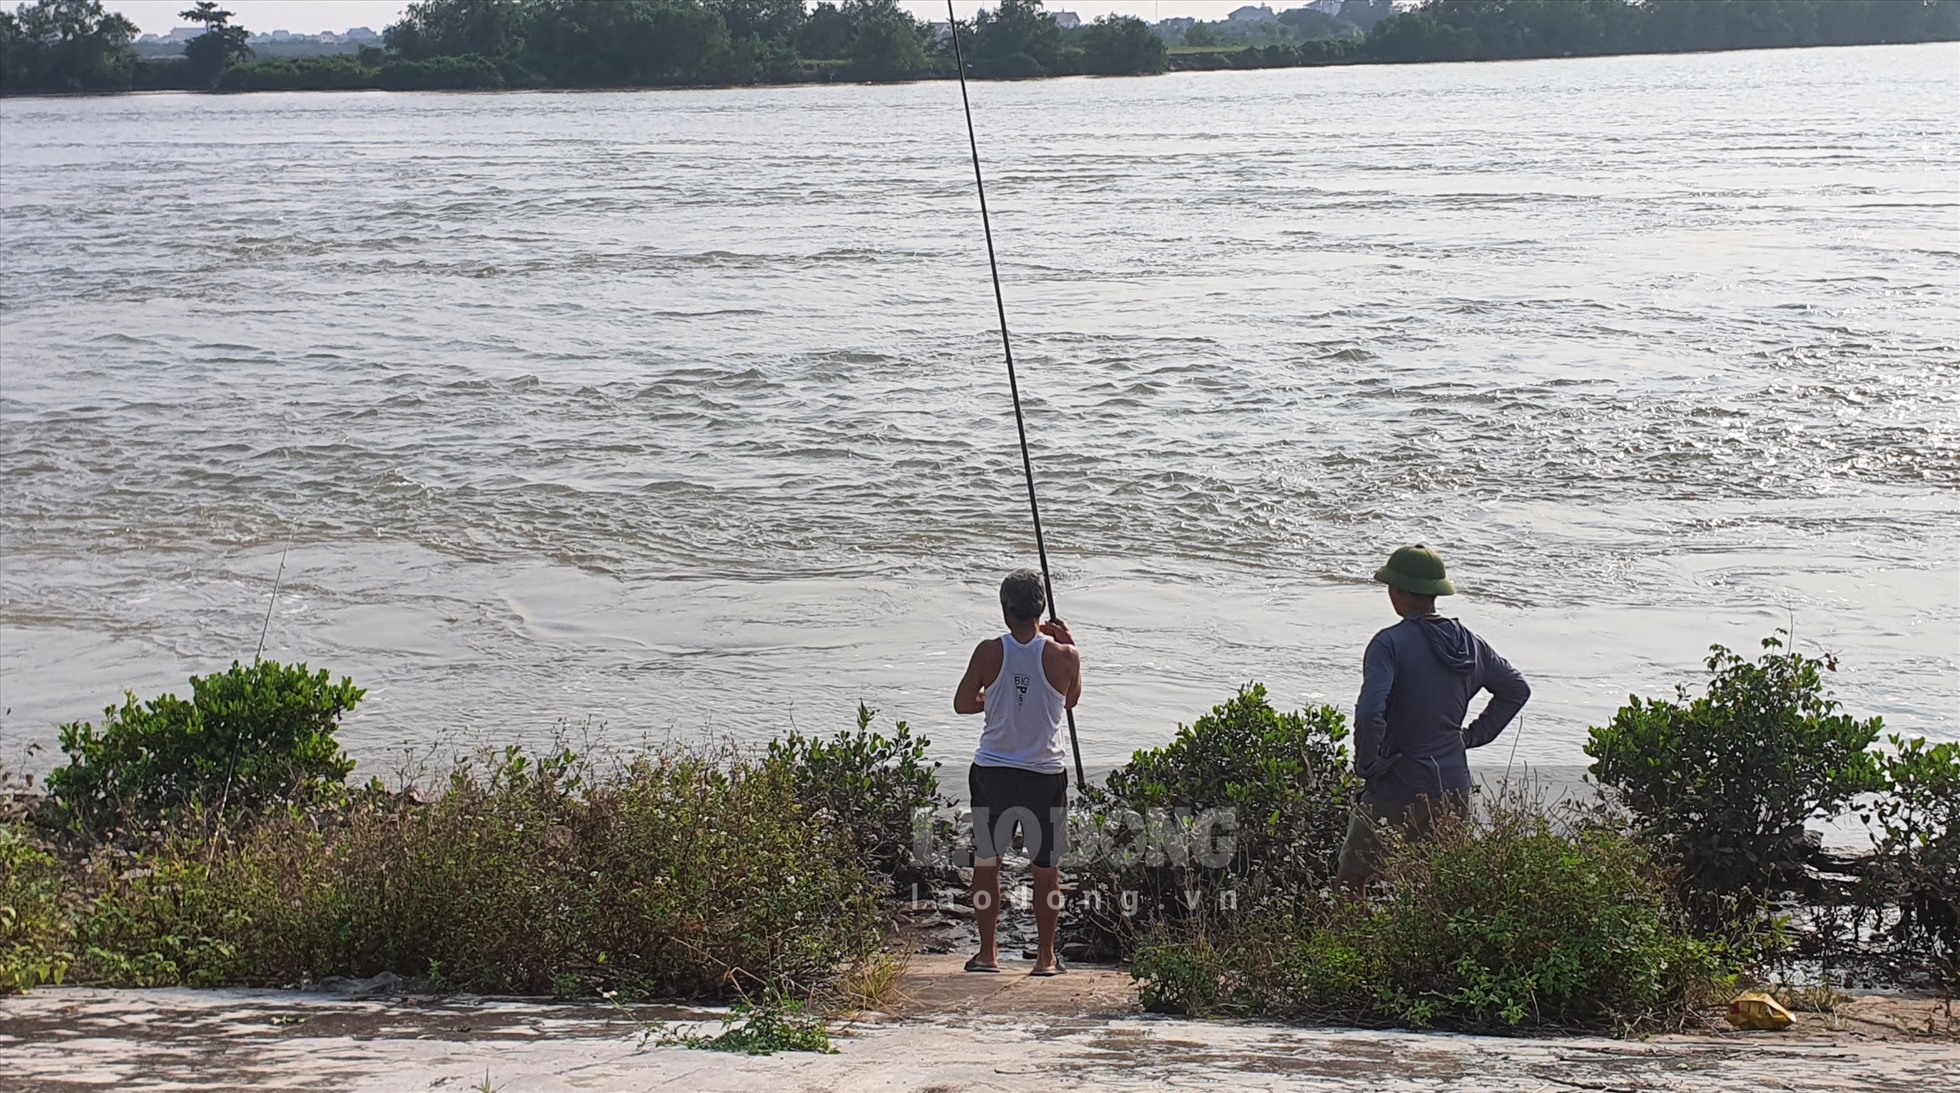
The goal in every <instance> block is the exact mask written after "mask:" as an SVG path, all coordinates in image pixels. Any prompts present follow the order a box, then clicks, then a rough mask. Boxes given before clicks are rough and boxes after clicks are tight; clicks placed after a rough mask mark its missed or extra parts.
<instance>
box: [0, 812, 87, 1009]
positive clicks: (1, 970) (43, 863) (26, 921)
mask: <svg viewBox="0 0 1960 1093" xmlns="http://www.w3.org/2000/svg"><path fill="white" fill-rule="evenodd" d="M67 887H68V882H67V878H66V876H65V874H64V871H63V869H62V866H61V863H60V862H59V861H57V860H56V859H55V858H54V857H53V856H52V855H50V854H48V853H47V852H46V851H44V850H42V849H41V848H39V847H37V846H35V845H34V844H33V843H32V842H31V841H30V840H29V838H28V835H27V832H26V831H25V830H23V829H22V828H19V827H16V826H15V825H13V824H12V823H4V824H0V995H5V994H16V993H19V992H21V991H25V990H29V989H31V988H33V987H36V986H39V985H40V984H42V983H60V982H61V981H62V980H63V979H64V978H66V976H67V974H68V967H69V965H70V964H72V963H73V961H74V957H73V955H72V954H71V953H70V952H69V940H70V934H71V929H72V927H71V925H70V921H69V916H68V911H67V908H66V907H65V906H64V902H65V901H64V893H65V891H66V889H67Z"/></svg>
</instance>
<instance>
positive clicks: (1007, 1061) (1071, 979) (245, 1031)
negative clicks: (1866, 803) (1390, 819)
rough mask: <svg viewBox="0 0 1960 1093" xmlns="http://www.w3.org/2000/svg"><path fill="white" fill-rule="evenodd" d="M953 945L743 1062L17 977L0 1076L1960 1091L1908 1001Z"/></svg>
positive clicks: (269, 1000)
mask: <svg viewBox="0 0 1960 1093" xmlns="http://www.w3.org/2000/svg"><path fill="white" fill-rule="evenodd" d="M962 959H963V958H961V957H953V956H947V957H927V958H921V959H919V960H918V961H916V962H915V963H914V965H913V966H912V968H911V969H909V971H908V974H907V975H906V977H905V980H904V982H903V984H902V988H901V994H902V996H903V997H902V998H900V999H899V1000H898V1001H897V1003H896V1004H895V1005H894V1006H893V1008H894V1009H895V1010H896V1011H897V1014H896V1015H895V1016H886V1015H875V1016H873V1017H871V1018H868V1019H865V1020H862V1021H857V1022H848V1023H844V1024H843V1025H842V1026H841V1029H840V1031H841V1035H840V1036H839V1037H838V1041H837V1043H838V1054H836V1055H812V1054H783V1055H776V1056H771V1057H761V1058H751V1057H746V1056H734V1055H725V1054H719V1053H714V1052H706V1051H695V1050H689V1049H686V1048H678V1047H660V1046H657V1045H655V1044H651V1043H648V1042H646V1038H645V1036H644V1029H645V1026H646V1024H654V1025H665V1024H666V1023H668V1022H681V1023H683V1024H684V1026H685V1027H701V1028H707V1029H709V1030H712V1029H714V1028H717V1027H719V1026H718V1024H716V1021H717V1019H718V1016H719V1014H720V1012H721V1011H718V1010H712V1009H689V1008H682V1007H633V1008H632V1009H631V1011H630V1012H623V1011H622V1010H620V1009H619V1008H616V1007H612V1006H609V1005H604V1004H595V1003H588V1002H581V1003H555V1002H550V1001H543V1000H532V999H480V998H444V999H429V998H395V999H346V998H337V997H328V996H321V995H316V994H301V993H296V992H286V991H242V990H222V991H192V990H152V991H110V990H90V989H76V988H62V989H48V990H38V991H35V992H34V993H32V994H30V995H27V996H24V997H17V998H9V999H5V1000H0V1090H6V1091H15V1090H19V1091H37V1093H38V1091H48V1093H74V1091H82V1090H89V1091H107V1090H126V1089H127V1090H235V1089H256V1090H350V1091H356V1090H358V1091H402V1093H407V1091H422V1090H446V1091H451V1093H462V1091H466V1090H495V1091H499V1093H559V1091H573V1090H648V1089H657V1090H667V1089H673V1090H700V1091H706V1093H716V1091H727V1093H758V1091H766V1093H791V1091H800V1090H810V1091H843V1090H889V1091H894V1093H898V1091H903V1093H966V1091H975V1093H980V1091H995V1090H998V1091H1001V1093H1009V1091H1012V1093H1028V1091H1031V1090H1037V1089H1110V1090H1119V1091H1138V1093H1141V1091H1145V1090H1160V1089H1170V1090H1182V1089H1212V1088H1232V1089H1248V1090H1327V1091H1350V1090H1352V1091H1363V1090H1367V1091H1375V1090H1384V1091H1392V1093H1401V1091H1417V1090H1422V1091H1435V1090H1446V1091H1452V1093H1459V1091H1460V1093H1480V1091H1486V1090H1488V1091H1499V1090H1502V1091H1506V1093H1509V1091H1515V1090H1525V1091H1544V1093H1551V1091H1570V1090H1627V1091H1664V1093H1676V1091H1691V1090H1692V1091H1700V1090H1710V1091H1714V1090H1720V1091H1723V1093H1731V1091H1734V1090H1744V1089H1773V1090H1791V1091H1800V1093H1810V1091H1818V1093H1822V1091H1826V1090H1829V1091H1837V1090H1847V1089H1857V1090H1879V1091H1890V1090H1897V1091H1900V1093H1908V1091H1909V1093H1932V1091H1935V1090H1945V1089H1960V1042H1956V1041H1955V1039H1954V1038H1953V1037H1954V1032H1955V1027H1956V1026H1954V1023H1953V1021H1952V1020H1951V1019H1950V1018H1947V1017H1944V1016H1942V1010H1941V1009H1940V1008H1939V1006H1938V1004H1937V1003H1931V1002H1924V1001H1903V1002H1902V1001H1900V1000H1896V999H1894V1000H1884V999H1876V1000H1870V1001H1868V1002H1864V1003H1858V1004H1855V1005H1853V1006H1850V1007H1846V1012H1847V1016H1840V1017H1838V1018H1832V1019H1825V1018H1821V1017H1817V1016H1815V1015H1808V1014H1806V1015H1801V1016H1802V1023H1801V1024H1800V1025H1799V1027H1798V1028H1797V1029H1795V1030H1792V1031H1791V1032H1788V1033H1781V1034H1768V1033H1763V1034H1751V1035H1742V1034H1726V1035H1696V1036H1669V1037H1659V1038H1654V1039H1650V1040H1645V1041H1639V1040H1612V1039H1606V1038H1601V1037H1531V1038H1526V1037H1518V1038H1508V1037H1490V1036H1461V1035H1449V1034H1438V1033H1415V1032H1399V1031H1368V1030H1354V1029H1328V1028H1295V1027H1288V1026H1283V1025H1276V1024H1267V1023H1257V1022H1210V1021H1192V1020H1185V1019H1179V1018H1170V1017H1158V1016H1152V1015H1147V1014H1142V1013H1139V1012H1137V1009H1136V1002H1135V995H1134V992H1133V991H1131V989H1130V986H1129V980H1128V976H1127V975H1126V974H1125V973H1124V972H1122V971H1120V970H1117V969H1108V968H1089V967H1077V968H1075V969H1073V970H1071V971H1070V973H1069V974H1068V975H1066V976H1062V977H1060V978H1057V979H1031V978H1029V977H1028V976H1027V975H1026V974H1025V969H1024V968H1019V967H1017V966H1016V965H1014V964H1012V963H1010V964H1009V965H1007V971H1005V972H1004V973H1003V974H1002V975H999V976H978V975H965V974H962V973H960V972H959V970H958V969H959V963H960V960H962ZM1861 1006H1862V1007H1863V1008H1862V1009H1860V1008H1859V1007H1861ZM1922 1010H1923V1011H1925V1012H1924V1015H1923V1018H1924V1021H1925V1022H1926V1023H1927V1026H1928V1028H1927V1032H1926V1033H1923V1034H1922V1033H1920V1032H1918V1031H1917V1030H1916V1029H1914V1028H1913V1027H1912V1026H1913V1024H1914V1023H1915V1022H1918V1021H1920V1020H1921V1017H1922V1015H1921V1012H1920V1011H1922ZM1852 1011H1856V1013H1857V1014H1861V1015H1862V1016H1857V1015H1851V1012H1852ZM696 1023H701V1024H696ZM1934 1026H1939V1027H1937V1028H1936V1027H1934Z"/></svg>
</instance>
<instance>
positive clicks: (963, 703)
mask: <svg viewBox="0 0 1960 1093" xmlns="http://www.w3.org/2000/svg"><path fill="white" fill-rule="evenodd" d="M990 653H991V654H992V655H991V656H990V655H989V654H990ZM989 662H991V665H990V663H989ZM990 666H991V668H992V669H993V670H992V671H988V668H989V667H990ZM999 674H1000V642H997V641H993V640H991V639H989V640H987V641H983V642H981V643H980V644H979V645H977V646H975V647H974V649H973V656H971V657H969V658H968V659H967V662H966V674H965V675H963V676H961V677H960V685H959V686H958V687H957V688H955V689H954V691H953V712H954V713H985V712H986V710H987V684H989V683H992V682H993V678H992V677H993V676H997V675H999Z"/></svg>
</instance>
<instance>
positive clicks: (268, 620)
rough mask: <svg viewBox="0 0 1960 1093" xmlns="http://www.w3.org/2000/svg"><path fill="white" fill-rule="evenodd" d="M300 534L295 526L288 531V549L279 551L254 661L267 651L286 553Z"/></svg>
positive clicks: (284, 577)
mask: <svg viewBox="0 0 1960 1093" xmlns="http://www.w3.org/2000/svg"><path fill="white" fill-rule="evenodd" d="M297 534H299V528H297V527H295V528H292V529H291V530H289V531H287V532H286V549H284V550H281V551H280V552H279V572H278V573H277V574H276V575H275V576H274V577H273V578H272V595H271V596H270V597H268V598H267V599H266V601H265V622H263V623H261V624H259V647H258V648H257V649H254V650H252V663H253V664H257V663H258V662H259V654H260V653H263V652H265V634H266V631H267V630H270V629H271V628H272V607H273V605H274V604H276V603H278V602H279V583H280V582H281V581H284V580H285V579H286V555H287V554H289V553H291V551H292V549H293V536H295V535H297Z"/></svg>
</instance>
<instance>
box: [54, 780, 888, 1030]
mask: <svg viewBox="0 0 1960 1093" xmlns="http://www.w3.org/2000/svg"><path fill="white" fill-rule="evenodd" d="M852 849H853V848H852V846H851V844H850V842H849V840H848V838H847V837H846V836H845V835H844V834H843V833H841V832H840V831H838V830H837V829H836V828H834V827H833V826H831V825H830V824H828V823H825V822H822V821H813V820H812V819H811V818H810V817H809V816H808V815H807V814H806V812H805V810H804V808H803V807H802V805H801V803H800V802H799V801H798V800H797V796H796V793H795V787H794V784H793V782H792V780H791V779H789V778H788V777H786V776H785V775H784V774H783V772H782V771H781V770H780V769H778V768H777V767H775V766H773V765H770V764H765V763H757V762H752V761H749V760H746V759H742V758H740V757H738V756H734V755H732V754H717V755H711V754H706V753H700V752H694V751H684V750H676V751H671V752H666V753H661V754H656V755H653V756H648V757H645V758H642V759H639V760H637V761H635V762H633V763H631V764H630V765H627V766H624V767H621V768H619V769H617V770H614V771H611V772H609V773H607V774H606V775H605V776H603V777H596V776H594V775H593V774H592V772H591V770H590V769H589V768H587V767H586V766H585V765H583V764H581V763H580V762H579V761H578V760H577V759H576V758H575V757H573V756H570V755H568V754H561V755H558V756H553V757H549V758H546V759H543V760H532V759H530V758H529V757H527V756H525V755H523V754H522V753H521V752H518V751H515V750H511V751H506V752H505V753H503V754H502V755H501V756H498V757H496V758H495V759H494V760H493V761H492V762H491V763H490V764H489V765H488V766H487V768H485V769H483V770H482V771H481V772H479V771H478V770H476V769H475V768H473V767H470V768H464V769H459V770H458V771H457V772H456V773H455V774H454V775H453V776H452V778H451V780H450V783H449V785H448V786H447V787H445V789H444V790H443V791H442V792H441V793H440V794H438V795H436V796H434V797H433V798H432V799H430V800H426V801H420V800H416V799H414V798H413V797H397V796H393V795H388V794H383V793H379V792H374V791H370V792H368V793H366V794H363V795H361V796H359V797H357V799H356V800H355V801H354V802H353V803H352V804H351V805H350V806H348V807H347V808H346V809H345V810H342V811H340V812H338V813H334V814H329V815H323V816H316V817H308V816H304V815H300V814H296V813H291V812H285V813H274V814H269V815H267V816H265V817H263V818H261V819H260V820H259V821H258V822H256V823H253V824H251V825H249V826H246V827H243V828H240V829H237V830H234V831H232V832H230V833H229V834H227V835H226V836H225V837H224V838H223V839H222V840H221V841H219V842H218V843H217V844H215V846H214V845H213V844H211V843H209V842H208V841H207V840H206V839H205V838H204V837H203V836H202V833H201V832H200V831H198V830H195V829H180V830H178V831H176V832H173V833H170V834H167V835H165V836H164V837H163V838H162V839H161V840H160V841H159V842H158V843H156V844H155V845H153V846H151V847H149V848H146V849H145V850H144V851H142V852H140V854H137V855H135V856H133V857H132V856H129V855H121V856H117V854H118V853H119V852H117V853H112V854H105V855H104V856H103V860H102V862H101V863H100V864H98V866H97V876H96V887H97V889H98V892H99V894H98V895H97V896H96V898H95V899H94V900H93V902H92V904H91V906H90V908H89V909H88V912H87V914H86V915H85V917H84V920H83V922H82V925H81V929H80V934H81V942H82V945H83V967H82V969H81V971H82V972H83V973H85V974H86V976H87V977H88V978H91V979H95V980H99V981H106V982H111V983H120V984H128V985H152V984H160V983H177V982H182V983H188V984H193V985H216V984H219V983H241V984H262V985H279V984H287V983H292V982H295V981H299V980H303V979H312V978H320V977H324V976H329V975H349V976H360V977H365V976H371V975H375V974H377V973H380V972H383V971H392V972H395V973H397V974H400V975H405V976H411V977H427V978H429V979H430V980H432V981H433V982H434V983H435V985H436V986H437V987H439V988H441V989H453V990H478V991H491V992H522V993H543V992H547V991H550V992H556V993H560V994H565V993H583V992H587V991H595V990H598V989H600V988H610V989H613V990H616V991H621V992H625V993H628V994H632V995H637V996H649V997H653V996H684V997H723V996H728V995H732V994H743V993H753V992H757V991H761V992H777V993H785V994H792V993H793V994H808V993H810V992H812V991H815V990H817V989H819V988H820V987H822V986H823V985H825V984H826V983H828V982H829V981H830V980H831V979H832V978H833V977H835V976H836V975H837V974H838V973H839V972H841V971H842V970H844V969H845V968H846V967H848V966H849V965H850V964H852V963H853V962H855V961H858V960H861V959H863V958H864V957H865V956H866V955H867V954H869V953H870V952H871V951H872V950H874V949H875V948H876V947H877V946H878V944H879V943H880V941H881V940H882V928H883V919H882V916H881V915H880V913H879V906H878V901H877V899H876V898H875V895H874V888H873V886H872V885H871V884H870V883H869V882H868V878H867V875H866V873H865V872H864V871H863V869H862V868H861V867H860V866H859V864H858V862H857V858H856V855H855V854H854V853H853V852H852Z"/></svg>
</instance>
